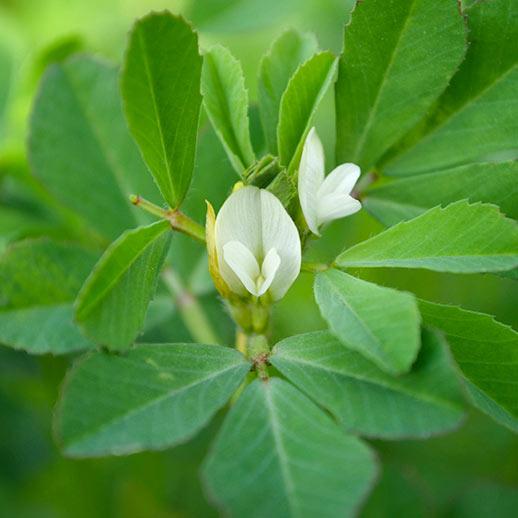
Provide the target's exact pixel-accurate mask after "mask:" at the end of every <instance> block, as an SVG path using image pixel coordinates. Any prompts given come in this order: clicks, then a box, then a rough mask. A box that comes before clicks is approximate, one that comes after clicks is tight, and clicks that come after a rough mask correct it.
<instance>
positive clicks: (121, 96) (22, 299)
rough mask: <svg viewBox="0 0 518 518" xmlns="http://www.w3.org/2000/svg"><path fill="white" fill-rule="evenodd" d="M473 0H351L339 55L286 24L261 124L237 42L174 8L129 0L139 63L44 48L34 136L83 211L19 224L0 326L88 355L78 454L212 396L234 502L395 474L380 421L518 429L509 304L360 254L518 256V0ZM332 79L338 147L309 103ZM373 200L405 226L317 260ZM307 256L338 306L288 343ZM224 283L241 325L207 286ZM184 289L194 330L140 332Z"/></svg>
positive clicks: (245, 505) (227, 489)
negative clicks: (180, 337)
mask: <svg viewBox="0 0 518 518" xmlns="http://www.w3.org/2000/svg"><path fill="white" fill-rule="evenodd" d="M467 4H468V3H467V2H464V4H463V5H461V4H459V2H457V1H456V0H363V1H361V2H358V5H357V6H356V8H355V10H354V11H353V13H352V15H351V19H350V22H349V23H348V25H347V26H346V27H345V32H344V34H345V39H344V47H343V53H342V54H341V55H340V56H338V57H336V56H335V55H333V54H332V53H331V52H329V51H325V50H324V51H321V50H319V49H318V46H317V43H316V39H315V38H314V37H313V36H312V35H310V34H301V33H298V32H296V31H294V30H288V31H287V32H284V33H283V34H282V35H280V36H279V38H278V39H277V40H276V41H275V42H274V43H273V45H272V47H271V49H270V50H269V51H268V53H267V54H266V55H265V56H264V58H263V60H262V62H261V65H260V71H259V77H258V109H259V115H260V122H261V130H262V137H261V138H259V139H257V138H252V136H251V131H250V123H249V106H248V94H247V90H246V88H245V83H244V77H243V73H242V70H241V65H240V63H239V61H238V60H236V59H235V58H234V57H233V56H232V54H231V53H230V52H229V51H228V50H227V49H226V48H224V47H222V46H214V47H211V48H208V49H205V48H204V49H202V50H200V48H199V44H198V38H197V34H196V32H195V31H194V29H193V28H192V27H191V26H190V24H189V23H187V22H186V21H185V20H184V19H183V18H181V17H178V16H175V15H172V14H170V13H168V12H163V13H152V14H150V15H148V16H146V17H144V18H142V19H140V20H138V21H137V22H136V23H135V26H134V27H133V29H132V31H131V33H130V36H129V41H128V46H127V50H126V53H125V57H124V62H123V64H122V67H121V68H120V71H119V70H118V69H117V68H115V67H112V66H111V65H108V64H106V63H104V62H102V61H100V60H98V59H94V58H91V57H87V56H83V57H76V58H73V59H71V60H69V61H66V62H65V63H63V64H56V65H53V66H51V67H50V68H49V69H48V70H47V72H46V73H45V75H44V77H43V79H42V81H41V85H40V88H39V93H38V95H37V98H36V100H35V103H34V108H33V112H32V117H31V124H30V138H29V141H28V152H29V157H30V165H31V168H32V171H33V173H34V175H35V176H36V177H37V178H38V180H39V181H41V183H42V184H43V185H44V187H45V189H46V190H47V191H48V196H49V197H52V198H53V199H55V200H56V202H57V203H59V206H60V207H61V209H60V210H61V211H62V214H64V216H65V218H66V219H67V220H68V221H69V223H70V229H71V230H70V233H71V234H70V235H71V236H72V237H71V238H70V239H69V240H68V241H67V242H66V243H64V242H61V241H59V242H58V241H55V240H52V239H36V240H25V241H20V242H17V243H14V244H12V245H11V246H9V247H8V248H7V249H6V251H5V253H4V254H3V256H2V257H1V259H0V290H1V304H2V306H1V311H0V341H1V342H2V343H3V344H5V345H7V346H10V347H13V348H16V349H23V350H25V351H27V352H29V353H32V354H43V353H51V354H55V355H58V354H70V355H71V354H72V353H73V354H74V356H78V358H77V359H75V358H74V362H73V365H72V366H71V368H70V370H69V372H68V374H67V376H66V379H65V381H64V383H63V387H62V392H61V396H60V399H59V402H58V404H57V409H56V414H55V436H56V440H57V442H58V444H59V445H60V446H61V448H62V451H63V453H64V454H65V455H67V456H72V457H89V456H105V455H125V454H130V453H133V452H139V451H143V450H159V449H163V448H169V447H172V446H175V445H177V444H180V443H183V442H185V441H187V440H189V439H190V438H192V437H193V436H195V434H197V432H199V431H200V430H201V429H202V428H204V427H205V426H206V425H207V424H208V423H209V421H211V420H212V419H213V418H214V416H215V415H216V413H219V415H220V420H221V426H220V429H219V432H218V434H217V436H216V437H215V438H214V441H213V445H212V447H211V449H210V452H209V454H208V456H207V458H206V460H205V461H204V463H203V466H202V469H201V473H200V476H201V477H202V480H203V484H204V487H205V489H206V493H207V495H208V496H209V498H210V499H211V501H212V502H213V503H214V504H215V505H216V506H217V507H218V508H220V509H221V510H222V511H224V512H226V513H228V514H230V515H232V516H237V517H252V516H257V517H277V516H279V517H284V516H297V517H301V516H308V517H316V516H318V517H337V516H345V515H351V514H354V513H355V512H357V510H358V508H359V506H360V504H361V502H362V501H363V500H364V499H365V498H366V497H367V495H368V493H369V491H370V489H371V488H372V487H373V485H374V483H375V481H376V478H377V473H378V471H379V466H378V462H377V461H376V454H375V452H374V450H373V448H372V447H371V446H370V445H369V444H367V443H366V442H365V441H364V439H362V437H364V438H378V439H383V440H397V439H402V438H421V439H426V438H428V437H430V436H433V435H436V434H444V433H447V432H450V431H453V430H454V429H456V428H457V427H459V426H461V424H462V421H463V416H464V414H465V409H466V408H467V407H468V406H469V405H472V406H474V407H477V408H478V409H479V410H481V411H482V412H484V413H486V414H487V415H489V416H490V417H491V418H493V419H494V420H496V421H497V422H498V423H500V424H501V425H502V426H505V427H507V428H509V429H511V430H513V431H515V432H517V431H518V391H517V390H516V387H517V383H518V335H517V333H516V332H515V331H514V330H513V329H512V328H510V327H508V326H506V325H503V324H501V323H499V322H497V321H495V320H494V319H493V318H492V317H491V316H489V315H486V314H482V313H477V312H473V311H470V310H468V309H462V308H460V307H454V306H447V305H441V304H437V303H434V302H431V301H427V300H421V299H419V298H417V297H416V296H415V295H414V294H412V293H409V292H402V291H398V290H395V289H392V288H388V287H384V286H380V285H377V284H374V283H372V282H368V281H366V280H364V279H363V278H362V272H364V271H365V270H366V269H373V268H386V269H391V268H398V269H427V270H432V271H435V272H453V273H460V274H472V273H488V274H497V275H504V276H508V277H516V271H517V270H516V268H517V267H518V227H517V224H516V221H515V220H514V219H513V218H516V217H517V215H518V191H517V185H518V182H517V179H518V164H517V162H516V161H515V159H516V157H517V155H518V151H517V149H518V147H517V136H518V102H517V100H516V91H517V89H518V66H517V63H518V54H517V52H516V41H518V13H517V11H516V8H517V5H516V2H514V0H493V1H487V2H486V1H481V2H470V3H469V4H471V5H467ZM333 88H334V100H335V106H336V159H337V164H336V167H334V168H333V167H330V166H329V165H327V166H326V163H325V162H326V161H325V153H324V146H323V144H322V142H321V139H320V137H319V135H318V132H317V129H315V127H314V126H315V122H314V118H315V114H316V111H317V109H318V107H319V104H320V103H321V101H322V99H323V98H324V97H325V96H326V95H327V96H332V94H333ZM201 112H203V113H202V115H201V117H202V118H204V117H205V115H206V116H207V117H208V121H205V120H204V119H203V120H204V123H203V125H201V126H200V124H199V120H200V113H201ZM209 125H210V128H209ZM199 127H202V129H201V130H199ZM211 135H215V137H214V138H217V139H218V140H219V142H220V144H221V145H222V147H223V149H224V151H225V153H226V156H227V157H228V161H229V162H230V164H231V165H232V168H233V169H234V170H235V173H236V175H235V178H234V179H233V180H232V181H231V182H228V181H227V180H228V178H222V177H219V176H218V174H219V171H220V168H219V167H218V163H217V161H218V160H221V156H220V155H214V154H211V153H208V154H205V156H201V158H200V154H199V153H198V155H197V146H198V150H199V151H200V150H202V148H203V140H204V139H206V138H211V137H210V136H211ZM210 149H211V150H212V149H214V148H210ZM197 157H198V158H197ZM195 163H196V175H195V176H196V179H197V181H198V183H196V189H195V190H194V191H192V192H190V191H189V189H190V186H191V180H192V177H193V171H194V169H195ZM365 210H366V211H368V212H369V213H370V214H371V215H373V216H374V217H375V218H377V219H378V220H379V221H380V222H382V223H383V225H384V226H385V227H387V228H386V229H385V230H384V231H381V232H380V233H378V234H376V235H374V236H372V237H370V238H369V239H367V240H365V241H362V242H359V243H357V244H355V245H353V246H351V247H349V248H346V249H345V250H343V251H342V252H341V253H340V254H339V255H338V257H336V258H335V259H334V260H333V261H331V262H314V261H308V260H306V257H307V253H308V251H311V249H312V247H313V246H314V245H315V243H317V241H318V239H319V238H320V236H321V235H322V234H324V233H325V232H326V226H327V225H328V224H329V223H330V222H332V221H334V220H337V219H341V218H345V217H349V216H351V215H352V214H354V213H357V212H358V211H365ZM180 257H183V259H182V260H180ZM186 263H187V264H189V263H190V269H189V272H190V273H189V275H188V276H186V275H185V274H184V272H181V271H180V269H181V268H180V266H179V265H181V264H184V265H185V264H186ZM301 271H304V272H308V273H309V274H311V275H314V296H315V301H316V304H317V305H318V307H319V309H320V313H321V315H322V317H323V319H324V321H325V322H326V324H327V326H328V328H327V329H320V330H315V331H314V332H311V333H308V334H302V335H297V336H290V337H288V338H285V339H283V340H281V341H280V342H278V343H274V341H273V340H272V336H275V329H274V327H273V326H274V323H273V322H272V314H274V312H275V305H276V303H277V302H278V301H279V300H280V299H282V298H283V297H284V296H285V295H286V293H287V291H288V290H289V289H290V287H291V286H292V284H293V283H294V282H295V281H296V279H297V278H298V276H299V273H300V272H301ZM209 274H210V277H209ZM409 274H410V272H409ZM214 292H216V293H217V295H216V296H215V297H214V300H215V301H216V300H217V306H216V307H217V308H219V309H220V308H221V307H223V308H224V311H220V313H218V314H219V317H218V318H219V320H221V319H231V321H232V323H233V324H232V325H233V329H234V330H235V337H234V338H232V339H231V338H230V337H228V336H225V337H222V336H221V333H220V331H219V330H218V328H217V326H214V319H211V318H209V316H208V315H207V312H206V308H205V307H204V306H203V304H202V303H201V302H200V297H199V295H200V294H207V293H214ZM171 295H172V297H171ZM173 300H174V303H173ZM305 303H307V304H312V303H314V302H313V301H310V300H308V301H306V302H305ZM148 309H149V311H148ZM173 310H174V311H177V312H178V313H179V315H180V317H181V320H182V321H183V324H182V325H183V326H185V328H186V329H187V330H188V332H189V334H190V336H191V337H192V338H193V339H194V340H195V341H197V342H199V343H143V340H142V339H141V336H142V333H144V336H146V330H147V329H148V327H149V326H150V325H151V324H150V322H152V321H156V320H160V319H161V318H163V316H162V315H163V314H165V315H166V316H167V315H169V314H170V313H171V312H172V311H173ZM292 318H293V319H297V318H298V315H297V314H296V311H295V310H294V312H293V315H292ZM216 320H217V319H216ZM216 324H217V322H216ZM160 341H161V342H167V337H164V336H161V337H160ZM422 447H423V448H426V444H425V443H424V442H423V446H422Z"/></svg>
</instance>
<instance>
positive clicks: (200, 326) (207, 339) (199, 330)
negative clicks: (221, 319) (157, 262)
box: [162, 268, 220, 345]
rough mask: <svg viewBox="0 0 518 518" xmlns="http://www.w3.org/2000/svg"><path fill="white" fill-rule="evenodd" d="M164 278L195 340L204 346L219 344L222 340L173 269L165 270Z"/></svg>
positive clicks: (196, 300)
mask: <svg viewBox="0 0 518 518" xmlns="http://www.w3.org/2000/svg"><path fill="white" fill-rule="evenodd" d="M162 278H163V280H164V283H165V285H166V286H167V288H168V289H169V291H170V292H171V294H172V295H173V297H174V299H175V302H176V305H177V307H178V310H179V311H180V314H181V315H182V320H183V322H184V324H185V327H187V329H188V330H189V333H190V334H191V336H192V337H193V339H194V340H196V342H200V343H202V344H214V345H215V344H219V343H220V340H219V339H218V336H217V335H216V333H215V331H214V329H213V328H212V325H211V323H210V322H209V319H208V318H207V315H206V314H205V312H204V311H203V308H202V307H201V304H200V303H199V301H198V299H197V298H196V297H195V296H194V295H193V294H192V293H191V292H190V291H189V290H188V289H187V288H185V287H184V286H183V283H182V281H181V280H180V278H179V277H178V275H176V273H175V272H174V271H173V270H172V268H165V269H164V271H163V272H162Z"/></svg>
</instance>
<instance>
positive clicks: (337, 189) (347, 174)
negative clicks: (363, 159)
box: [318, 164, 361, 198]
mask: <svg viewBox="0 0 518 518" xmlns="http://www.w3.org/2000/svg"><path fill="white" fill-rule="evenodd" d="M360 173H361V171H360V168H359V167H358V166H357V165H356V164H342V165H339V166H338V167H337V168H336V169H334V170H333V171H331V172H330V173H329V174H328V175H327V177H326V179H325V180H324V182H323V183H322V185H321V187H320V189H319V190H318V196H319V198H322V197H324V196H327V195H329V194H350V193H351V191H352V190H353V188H354V184H355V183H356V182H357V181H358V178H359V177H360Z"/></svg>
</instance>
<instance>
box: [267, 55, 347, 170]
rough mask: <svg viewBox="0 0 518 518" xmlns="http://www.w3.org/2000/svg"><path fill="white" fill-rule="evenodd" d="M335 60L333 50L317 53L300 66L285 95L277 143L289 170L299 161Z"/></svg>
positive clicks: (334, 68)
mask: <svg viewBox="0 0 518 518" xmlns="http://www.w3.org/2000/svg"><path fill="white" fill-rule="evenodd" d="M336 63H337V62H336V58H335V57H334V56H333V54H331V52H321V53H320V54H316V55H314V56H313V57H312V58H311V59H309V60H308V61H306V62H305V63H304V64H303V65H301V66H300V67H299V68H298V69H297V71H296V72H295V74H294V75H293V76H292V78H291V79H290V81H289V83H288V86H287V88H286V90H285V92H284V94H283V95H282V98H281V107H280V113H279V126H278V128H277V147H278V150H279V158H280V161H281V164H282V165H284V166H289V171H290V173H293V171H294V170H295V169H296V168H297V167H298V165H299V161H300V156H301V154H302V148H303V146H304V140H305V139H306V135H307V133H308V131H309V128H310V125H311V120H312V118H313V115H314V114H315V112H316V110H317V108H318V105H319V104H320V101H321V100H322V98H323V97H324V95H325V93H326V92H327V90H328V89H329V87H330V86H331V84H332V83H333V81H334V79H335V75H336Z"/></svg>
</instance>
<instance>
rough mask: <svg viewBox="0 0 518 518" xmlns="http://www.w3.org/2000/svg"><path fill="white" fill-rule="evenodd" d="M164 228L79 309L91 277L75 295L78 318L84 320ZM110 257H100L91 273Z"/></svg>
mask: <svg viewBox="0 0 518 518" xmlns="http://www.w3.org/2000/svg"><path fill="white" fill-rule="evenodd" d="M160 223H163V222H162V221H160V222H157V223H154V224H153V225H158V224H160ZM166 230H167V228H166V227H164V229H163V230H162V231H161V232H159V233H157V234H155V235H153V237H152V238H151V239H150V240H149V241H148V242H147V243H146V244H145V245H144V246H143V247H142V248H141V249H140V250H139V251H138V253H137V254H135V255H134V256H133V257H132V259H131V261H130V262H128V263H127V264H126V266H125V267H124V268H122V269H121V270H120V272H119V273H118V274H117V275H116V276H115V277H112V278H111V280H110V282H109V283H108V284H106V285H105V287H104V289H103V290H101V291H100V293H99V294H98V295H97V296H96V297H95V298H94V299H93V300H92V301H91V302H90V304H87V305H86V306H84V307H83V308H82V309H81V305H82V304H83V301H84V300H85V298H86V297H87V296H88V294H89V293H91V290H92V287H91V285H93V284H94V281H95V280H96V279H92V284H91V285H89V286H88V290H85V293H84V294H82V293H81V291H82V290H81V291H80V292H79V294H78V296H77V301H78V305H77V308H78V309H77V310H76V311H77V318H78V319H79V320H84V319H86V318H87V317H88V315H89V314H90V313H91V312H92V311H93V308H95V306H97V304H98V303H99V301H100V300H102V299H104V298H105V297H106V294H107V293H109V292H111V291H112V288H113V287H114V285H115V284H117V283H118V282H119V280H120V279H121V277H123V276H124V275H125V274H126V273H127V272H128V270H129V269H130V268H131V267H132V266H133V265H134V264H135V262H136V261H138V260H139V259H140V257H141V256H142V255H143V254H144V253H145V252H146V251H147V250H148V248H149V247H150V246H152V245H154V244H155V242H156V240H157V239H159V238H160V237H162V235H163V234H164V232H166ZM133 235H135V234H133ZM113 250H116V249H115V248H114V249H112V251H113ZM112 258H113V254H112V255H110V256H108V257H106V261H102V259H101V262H100V263H99V264H98V268H96V267H94V270H93V271H92V275H94V274H95V272H96V271H99V270H100V269H101V268H102V267H104V265H105V264H106V263H107V262H108V260H110V259H112ZM87 281H88V279H87ZM85 282H86V281H85Z"/></svg>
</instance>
